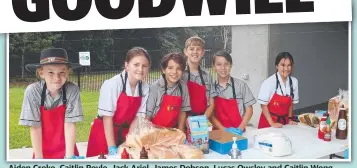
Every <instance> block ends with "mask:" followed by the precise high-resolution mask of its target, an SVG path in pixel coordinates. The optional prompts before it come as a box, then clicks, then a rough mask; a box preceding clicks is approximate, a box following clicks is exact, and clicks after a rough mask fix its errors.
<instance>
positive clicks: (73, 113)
mask: <svg viewBox="0 0 357 168" xmlns="http://www.w3.org/2000/svg"><path fill="white" fill-rule="evenodd" d="M66 92H67V94H66V96H67V100H68V101H67V105H66V115H65V122H67V123H68V122H78V121H83V120H84V117H83V110H82V102H81V96H80V91H79V87H78V86H77V85H74V84H72V85H69V86H68V87H67V88H66Z"/></svg>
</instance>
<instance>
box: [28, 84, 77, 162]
mask: <svg viewBox="0 0 357 168" xmlns="http://www.w3.org/2000/svg"><path fill="white" fill-rule="evenodd" d="M65 87H66V86H65V85H64V86H63V87H62V92H63V95H62V101H63V105H61V106H58V107H56V108H53V109H50V110H46V109H45V107H44V102H45V98H46V89H47V86H46V84H44V86H43V89H42V95H41V106H40V112H41V128H42V155H43V159H63V158H64V157H65V155H66V141H65V135H64V122H65V121H64V119H65V113H66V103H67V98H66V89H65ZM74 155H76V156H79V152H78V149H77V146H76V145H75V146H74ZM32 158H35V154H34V153H33V155H32Z"/></svg>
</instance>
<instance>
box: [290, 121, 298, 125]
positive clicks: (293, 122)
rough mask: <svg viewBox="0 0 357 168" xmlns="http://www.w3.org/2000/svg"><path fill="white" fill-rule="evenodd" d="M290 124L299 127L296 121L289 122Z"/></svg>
mask: <svg viewBox="0 0 357 168" xmlns="http://www.w3.org/2000/svg"><path fill="white" fill-rule="evenodd" d="M289 124H290V125H297V123H296V122H295V121H293V120H289Z"/></svg>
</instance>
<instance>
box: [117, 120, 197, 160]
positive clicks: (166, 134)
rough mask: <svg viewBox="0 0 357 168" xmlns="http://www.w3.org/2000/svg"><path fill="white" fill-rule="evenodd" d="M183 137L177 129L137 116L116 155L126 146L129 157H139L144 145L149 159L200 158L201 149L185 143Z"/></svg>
mask: <svg viewBox="0 0 357 168" xmlns="http://www.w3.org/2000/svg"><path fill="white" fill-rule="evenodd" d="M185 139H186V135H185V134H184V133H183V132H182V131H180V130H179V129H175V128H164V127H158V126H156V125H154V124H152V122H150V121H148V120H146V119H144V118H142V117H139V118H138V119H137V121H136V125H135V126H133V129H132V130H130V131H129V133H128V134H127V136H126V141H125V142H124V143H123V144H122V145H120V147H119V148H118V155H119V156H120V155H121V153H122V152H123V150H124V148H126V150H127V152H128V153H129V155H130V158H133V159H139V158H140V151H141V149H142V147H145V149H146V150H147V152H148V157H149V159H180V158H184V159H195V158H202V156H203V153H202V151H200V150H199V149H197V148H195V147H193V146H191V145H185V144H184V142H185Z"/></svg>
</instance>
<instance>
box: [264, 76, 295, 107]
mask: <svg viewBox="0 0 357 168" xmlns="http://www.w3.org/2000/svg"><path fill="white" fill-rule="evenodd" d="M276 74H277V75H278V80H279V82H280V86H281V89H282V90H281V89H280V87H279V86H278V88H277V87H276V85H277V83H276V77H275V73H274V74H273V75H271V76H270V77H269V78H268V79H266V80H264V82H263V83H262V85H261V87H260V91H259V95H258V102H259V103H260V104H264V105H267V104H268V103H269V102H270V100H271V98H272V97H273V95H274V93H275V90H276V93H277V94H278V95H280V96H285V95H290V80H289V78H287V79H286V84H285V85H284V82H283V80H282V79H281V76H280V74H279V73H278V72H277V73H276ZM291 81H292V87H293V93H294V98H293V104H297V103H299V91H298V80H297V79H296V78H295V77H293V76H291ZM282 91H283V93H284V95H283V93H282Z"/></svg>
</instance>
